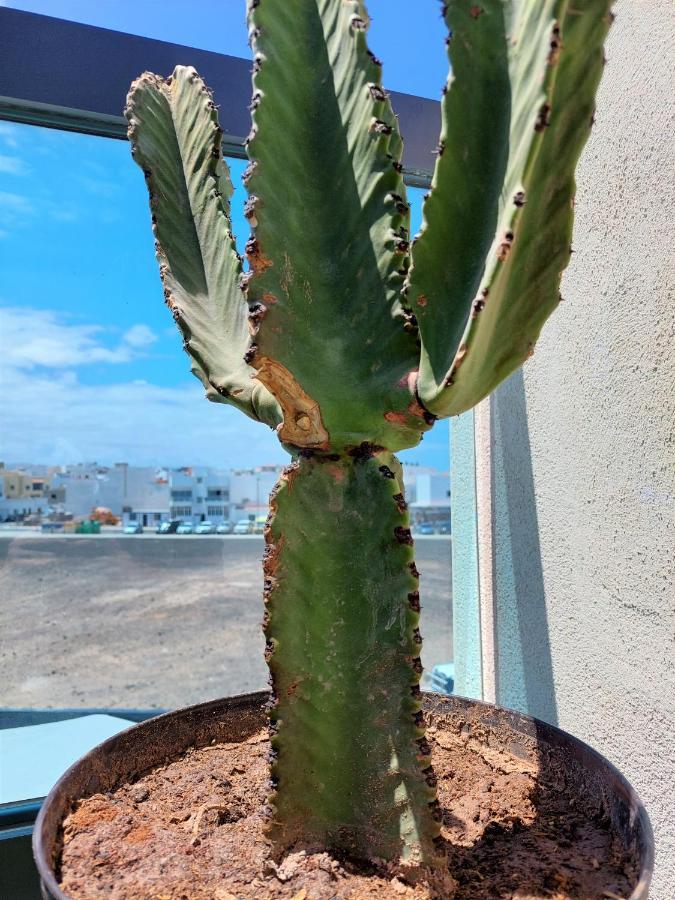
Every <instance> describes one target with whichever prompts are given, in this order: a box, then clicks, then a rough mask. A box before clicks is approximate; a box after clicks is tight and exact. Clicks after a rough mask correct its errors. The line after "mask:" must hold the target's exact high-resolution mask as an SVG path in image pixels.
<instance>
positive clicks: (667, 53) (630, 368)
mask: <svg viewBox="0 0 675 900" xmlns="http://www.w3.org/2000/svg"><path fill="white" fill-rule="evenodd" d="M615 12H616V16H617V18H616V22H615V25H614V27H613V29H612V31H611V34H610V37H609V41H608V45H607V57H608V63H607V66H606V70H605V74H604V78H603V82H602V84H601V87H600V92H599V96H598V109H597V117H596V125H595V128H594V129H593V132H592V135H591V138H590V140H589V143H588V145H587V148H586V150H585V152H584V155H583V157H582V161H581V164H580V168H579V173H578V192H577V203H576V210H577V216H576V226H575V233H574V242H573V246H574V248H575V250H576V253H575V255H574V256H573V262H572V264H571V266H570V268H569V270H568V272H567V274H566V276H565V279H564V282H563V292H562V293H563V297H564V298H565V302H564V303H562V304H561V306H560V307H559V309H558V310H557V311H556V313H555V314H554V316H553V318H552V320H551V321H550V323H549V324H548V325H547V326H546V327H545V329H544V332H543V334H542V337H541V339H540V341H539V344H538V345H537V348H536V352H535V355H534V358H533V359H532V360H531V361H529V362H528V363H527V364H526V366H525V367H524V370H523V372H522V373H518V374H517V375H516V376H514V377H513V378H512V379H510V381H509V382H507V383H506V384H505V385H504V386H503V387H502V388H501V389H500V390H499V391H498V392H497V394H496V395H495V397H494V398H493V401H492V421H493V463H494V469H493V478H494V481H495V487H494V500H493V502H494V510H493V513H494V517H495V538H496V554H497V556H496V560H495V562H496V566H495V577H496V587H497V589H498V590H497V594H498V596H497V601H496V605H497V620H498V623H500V629H501V633H499V634H498V639H499V644H500V646H499V686H498V697H499V700H500V702H502V703H504V704H506V705H517V706H520V707H521V708H526V707H528V706H529V709H530V712H533V713H534V714H535V715H537V714H539V715H542V716H543V717H544V718H549V719H551V720H556V719H557V722H558V724H559V725H560V726H561V727H562V728H564V729H566V730H568V731H570V732H572V733H573V734H575V735H577V736H578V737H580V738H582V739H583V740H586V741H587V742H588V743H590V744H592V745H593V746H594V747H596V748H597V749H599V750H600V751H601V752H602V753H604V754H605V755H606V756H607V757H609V759H611V760H612V761H613V762H614V763H615V764H616V765H617V766H618V767H619V768H620V769H621V770H622V771H623V772H624V774H625V775H626V776H627V777H628V779H629V780H630V781H631V782H632V784H633V785H634V786H635V788H636V789H637V790H638V792H639V793H640V795H641V796H642V798H643V800H644V801H645V803H646V805H647V808H648V811H649V814H650V817H651V820H652V824H653V826H654V830H655V834H656V841H657V861H656V872H655V879H654V883H653V891H652V894H651V896H652V897H653V898H654V900H672V898H673V897H675V809H674V798H673V794H674V791H675V655H674V650H673V635H674V634H675V600H674V597H675V586H674V585H675V578H674V574H673V560H674V557H675V510H674V505H673V493H672V492H673V485H674V482H675V473H674V466H673V462H674V454H675V448H674V446H673V439H672V430H673V420H674V418H675V416H674V404H673V396H674V394H675V365H674V358H675V342H674V340H673V339H674V336H675V295H674V292H673V281H674V279H673V256H672V253H673V248H674V247H675V230H674V228H673V224H674V223H675V185H674V179H673V172H674V164H675V159H674V157H675V153H674V152H673V140H674V138H673V135H674V134H675V127H674V126H675V122H674V119H675V115H674V113H675V104H674V102H673V82H672V74H671V72H672V66H673V60H674V59H675V42H674V40H673V16H674V15H675V8H674V7H673V6H672V3H669V2H668V0H620V2H618V3H617V4H616V7H615ZM533 529H534V532H533ZM537 554H538V555H539V559H540V561H541V562H540V564H539V559H537V558H535V557H536V555H537ZM509 566H510V568H509ZM500 579H501V582H502V583H500ZM516 595H517V603H516V602H514V597H516ZM500 617H501V618H500Z"/></svg>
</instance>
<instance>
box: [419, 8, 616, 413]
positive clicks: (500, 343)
mask: <svg viewBox="0 0 675 900" xmlns="http://www.w3.org/2000/svg"><path fill="white" fill-rule="evenodd" d="M611 3H612V0H574V3H572V2H569V0H536V2H534V0H513V2H505V0H485V2H483V3H482V4H481V5H480V6H478V5H476V4H471V3H468V2H466V3H464V2H454V3H448V4H447V6H446V7H445V10H444V15H445V19H446V22H447V25H448V28H449V31H450V38H449V41H448V55H449V58H450V63H451V66H452V78H451V81H450V84H449V87H448V89H447V90H446V93H445V96H444V99H443V104H442V109H443V127H442V133H441V141H440V145H439V148H440V150H441V155H440V156H439V159H438V162H437V165H436V170H435V173H434V178H433V183H432V190H431V194H430V197H429V199H428V202H427V203H426V204H425V207H424V220H423V226H422V231H421V233H420V235H419V236H418V239H417V240H416V241H415V243H414V247H413V259H412V266H411V269H410V272H409V275H408V283H407V299H408V302H409V303H410V306H411V308H412V309H413V311H414V312H415V314H416V316H417V320H418V323H419V327H420V336H421V339H422V353H421V360H420V375H419V379H418V392H419V397H420V399H421V402H422V403H423V405H424V406H425V407H426V408H427V409H429V410H430V411H432V412H433V413H434V414H435V415H437V416H450V415H457V414H458V413H461V412H464V411H465V410H467V409H470V408H471V407H472V406H475V404H476V403H478V402H479V401H480V400H482V399H483V398H484V397H485V396H487V395H488V394H489V393H490V392H491V391H492V390H493V389H494V388H495V387H496V386H497V385H498V384H499V383H500V382H501V381H503V379H504V378H506V377H507V376H508V375H510V374H511V372H513V371H514V370H515V369H517V368H518V367H519V366H520V365H521V364H522V363H523V362H524V361H525V360H526V359H527V358H528V356H530V355H531V354H532V352H533V349H534V345H535V343H536V341H537V339H538V337H539V333H540V331H541V328H542V326H543V324H544V322H545V321H546V319H547V318H548V316H549V315H550V314H551V313H552V312H553V310H554V309H555V307H556V306H557V304H558V302H559V298H560V293H559V287H560V280H561V277H562V272H563V270H564V269H565V267H566V266H567V264H568V262H569V259H570V252H571V250H570V242H571V238H572V220H573V204H574V193H575V181H574V170H575V167H576V164H577V160H578V159H579V156H580V154H581V151H582V149H583V147H584V145H585V143H586V140H587V139H588V136H589V134H590V128H591V124H592V118H593V111H594V98H595V93H596V89H597V86H598V83H599V81H600V77H601V74H602V69H603V64H604V56H603V49H602V48H603V43H604V40H605V37H606V34H607V31H608V29H609V26H610V24H611V19H612V16H611V12H610V8H611ZM488 48H491V51H490V49H488ZM453 123H462V125H461V126H460V125H459V124H458V125H457V126H456V127H455V126H454V124H453ZM458 221H461V222H462V227H461V228H457V225H456V223H457V222H458Z"/></svg>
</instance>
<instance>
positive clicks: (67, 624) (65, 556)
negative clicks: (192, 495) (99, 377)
mask: <svg viewBox="0 0 675 900" xmlns="http://www.w3.org/2000/svg"><path fill="white" fill-rule="evenodd" d="M262 548H263V543H262V538H256V537H251V538H244V539H237V538H229V537H224V538H221V537H217V538H210V537H207V538H204V539H202V538H200V537H194V538H187V539H186V538H184V537H175V536H162V537H156V538H155V537H147V538H146V537H145V536H144V538H143V539H141V540H139V539H138V538H136V537H110V538H106V539H100V538H99V539H97V538H86V537H77V538H63V537H34V538H28V537H21V538H9V537H2V538H0V634H2V641H1V647H0V706H4V707H8V706H10V707H50V706H65V707H70V706H73V707H80V706H89V707H91V706H94V707H97V706H105V707H142V708H150V707H166V708H173V707H177V706H182V705H185V704H189V703H197V702H199V701H202V700H208V699H211V698H213V697H218V696H224V695H226V694H235V693H242V692H245V691H251V690H259V689H262V688H264V687H265V685H266V679H267V676H266V671H265V664H264V661H263V655H262V651H263V641H262V636H261V631H260V624H259V623H260V619H261V617H262V599H261V588H262V575H261V570H260V559H261V554H262ZM416 549H417V563H418V567H419V569H420V572H421V575H422V578H421V595H422V605H423V612H422V631H423V634H424V635H425V636H426V637H425V645H424V649H423V653H422V659H423V662H424V664H425V666H426V667H427V668H428V669H430V668H431V666H433V665H434V664H435V663H439V662H447V661H448V660H449V659H451V658H452V624H451V588H450V540H449V538H448V539H444V538H439V539H435V540H434V539H430V540H424V539H421V540H418V541H417V548H416Z"/></svg>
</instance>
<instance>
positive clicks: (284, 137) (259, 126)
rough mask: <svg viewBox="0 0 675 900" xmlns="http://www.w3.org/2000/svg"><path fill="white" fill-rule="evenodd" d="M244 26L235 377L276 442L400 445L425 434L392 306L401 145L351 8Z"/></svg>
mask: <svg viewBox="0 0 675 900" xmlns="http://www.w3.org/2000/svg"><path fill="white" fill-rule="evenodd" d="M249 25H250V35H251V43H252V47H253V52H254V76H253V83H254V96H253V129H252V132H251V135H250V138H249V141H248V153H249V157H250V159H251V166H250V167H249V170H248V174H247V176H246V179H245V180H246V182H247V187H248V191H249V194H250V200H249V205H248V212H249V216H250V221H251V225H252V231H253V233H252V237H251V240H250V241H249V243H248V245H247V252H248V258H249V262H250V265H251V270H252V277H251V279H250V281H249V283H248V286H247V293H248V299H249V303H250V306H251V310H252V314H253V316H254V317H255V318H256V321H257V333H256V335H255V337H254V338H253V341H254V344H253V346H252V348H251V350H250V353H249V356H250V359H251V363H252V365H253V366H255V367H256V369H257V370H258V378H259V379H260V380H261V381H262V382H264V383H265V384H266V385H267V386H268V387H269V388H270V390H271V391H272V392H273V393H274V394H275V396H277V399H278V400H279V403H280V404H281V406H282V407H283V409H284V426H283V429H282V430H281V437H282V440H285V441H287V442H288V443H290V444H293V445H295V446H298V447H309V448H324V449H327V448H328V447H330V448H332V449H338V450H342V449H344V448H346V447H349V446H356V445H359V444H361V443H362V442H371V443H374V444H378V445H382V446H385V447H387V448H388V449H391V450H397V449H400V448H401V447H404V446H406V447H407V446H414V445H415V444H416V443H417V442H418V441H419V438H420V434H421V432H422V431H423V430H425V429H426V428H427V427H428V423H427V422H426V421H425V420H424V413H423V410H421V409H420V407H419V405H418V404H417V403H416V402H415V400H414V393H413V392H411V390H410V388H409V386H408V382H409V376H410V375H411V373H414V370H415V369H416V367H417V361H418V358H419V348H418V346H417V343H416V338H415V334H414V329H412V332H411V331H406V330H405V327H404V326H405V325H406V316H405V313H404V311H403V309H402V308H401V305H400V290H401V287H402V284H403V279H404V276H405V272H406V267H407V260H408V227H409V210H408V204H407V203H406V201H405V187H404V184H403V179H402V176H401V172H400V168H401V167H400V162H399V158H400V153H401V140H400V136H399V135H398V131H397V123H396V119H395V116H394V114H393V112H392V109H391V105H390V103H389V100H388V98H387V97H386V95H385V94H384V92H383V90H382V87H381V84H380V65H379V63H377V62H376V61H375V60H374V59H373V58H372V57H371V56H370V55H369V52H368V49H367V46H366V41H365V28H366V25H367V18H366V13H365V10H364V8H363V4H362V3H361V2H357V0H344V2H343V0H341V2H335V0H294V2H292V3H279V2H276V0H253V2H250V3H249ZM290 373H292V376H291V375H290ZM291 379H292V380H291ZM297 396H302V397H303V403H302V404H301V405H298V404H297V403H296V402H295V399H294V398H295V397H297Z"/></svg>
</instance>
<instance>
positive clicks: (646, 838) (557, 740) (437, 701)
mask: <svg viewBox="0 0 675 900" xmlns="http://www.w3.org/2000/svg"><path fill="white" fill-rule="evenodd" d="M269 696H270V695H269V692H268V691H255V692H252V693H249V694H236V695H234V696H231V697H223V698H219V699H216V700H207V701H205V702H203V703H197V704H193V705H190V706H183V707H180V708H179V709H175V710H172V711H170V712H165V713H162V714H160V715H158V716H154V717H153V718H151V719H146V720H145V721H144V722H140V723H135V724H133V725H131V726H129V728H125V729H124V730H123V731H120V732H118V733H117V734H115V735H113V736H112V737H109V738H107V739H106V740H105V741H102V742H101V743H100V744H98V745H97V746H96V747H93V748H92V749H91V750H90V751H89V752H88V753H86V754H85V755H84V756H82V757H80V759H78V760H76V761H75V762H74V763H73V764H72V765H71V766H70V767H69V768H68V769H67V770H66V771H65V772H64V773H63V775H62V776H61V777H60V778H59V780H58V781H57V782H56V783H55V784H54V786H53V787H52V789H51V790H50V791H49V793H48V794H47V796H46V797H45V799H44V801H43V803H42V807H41V808H40V812H39V813H38V816H37V818H36V820H35V825H34V826H33V836H32V846H33V857H34V859H35V864H36V867H37V870H38V873H39V875H40V880H41V883H42V888H43V896H44V897H45V898H48V897H49V896H51V897H52V898H54V900H72V898H71V897H69V896H68V895H67V894H64V893H63V891H62V890H61V888H60V887H59V884H58V882H57V880H56V876H55V873H54V867H53V865H51V864H50V861H51V860H52V853H51V847H48V846H47V841H46V837H47V835H46V834H45V831H46V825H45V819H46V816H47V812H48V811H49V808H50V806H51V805H52V804H53V803H56V802H58V798H59V796H60V794H61V792H62V790H64V789H65V787H66V786H67V784H68V782H69V781H70V779H71V778H72V777H74V776H75V774H76V772H77V770H78V768H79V766H80V764H81V763H82V761H83V760H86V759H88V758H89V757H91V756H93V755H95V754H97V753H99V752H101V751H104V752H105V751H112V750H113V749H114V747H115V745H116V743H118V742H119V741H120V739H121V738H123V737H124V736H125V735H127V734H129V732H130V731H132V730H133V729H137V728H143V727H146V726H148V725H150V724H151V723H157V722H158V721H160V720H161V721H167V722H168V721H170V720H171V719H172V718H173V719H180V718H181V717H182V716H184V715H185V714H186V713H187V712H190V713H192V714H194V713H197V714H205V713H208V711H209V710H210V709H214V708H221V707H222V705H223V703H227V704H228V707H229V708H230V709H236V708H237V707H240V706H246V707H248V706H251V705H253V704H260V705H261V706H262V705H263V704H265V703H266V702H267V700H268V699H269ZM424 697H425V701H426V703H425V707H426V709H427V710H428V711H429V712H431V713H433V712H436V711H438V712H442V711H443V710H444V708H447V707H448V705H449V704H453V705H459V706H460V707H462V706H463V707H465V708H467V709H469V708H475V707H481V708H483V709H484V710H486V711H492V717H493V719H494V724H497V723H498V722H501V723H503V724H507V725H509V726H510V727H511V728H513V730H514V731H516V732H518V733H520V734H523V735H525V736H527V737H532V738H535V739H536V740H538V741H543V742H544V743H546V744H549V745H550V746H553V747H558V748H561V747H565V748H566V749H568V750H570V749H571V750H572V751H573V756H574V758H575V759H576V761H577V762H579V763H580V764H581V765H583V766H584V767H586V768H590V769H594V770H596V771H603V770H604V771H605V773H606V774H607V776H609V779H608V780H610V781H612V782H613V783H614V784H613V786H614V788H615V790H616V789H618V793H620V794H622V795H623V799H624V802H625V803H626V806H627V808H628V809H629V810H630V819H631V824H633V823H639V827H640V833H641V852H640V869H639V877H638V881H637V884H636V885H635V887H634V889H633V891H632V892H631V894H630V896H629V897H628V898H627V900H647V897H648V893H649V885H650V882H651V877H652V872H653V869H654V834H653V831H652V827H651V822H650V820H649V815H648V814H647V810H646V808H645V806H644V804H643V802H642V800H641V799H640V797H639V795H638V793H637V792H636V791H635V789H634V788H633V787H632V785H631V784H630V782H629V781H628V780H627V779H626V778H625V776H624V775H622V774H621V772H620V771H619V770H618V769H617V768H616V766H615V765H614V764H613V763H611V762H610V761H609V760H608V759H607V758H606V757H605V756H603V755H602V754H601V753H600V752H598V751H597V750H595V749H594V748H593V747H591V746H590V745H589V744H586V743H585V742H584V741H582V740H580V739H579V738H577V737H574V735H571V734H569V733H568V732H566V731H564V730H563V729H562V728H558V727H557V726H556V725H550V724H549V723H548V722H544V721H542V720H541V719H537V718H535V717H534V716H529V715H527V714H526V713H521V712H518V711H517V710H513V709H509V708H508V707H504V706H499V705H497V704H494V703H486V702H485V701H483V700H473V699H470V698H468V697H460V696H457V695H454V694H453V695H445V694H435V693H432V692H425V693H424ZM45 888H46V889H47V891H48V892H49V893H48V894H45V893H44V889H45Z"/></svg>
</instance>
